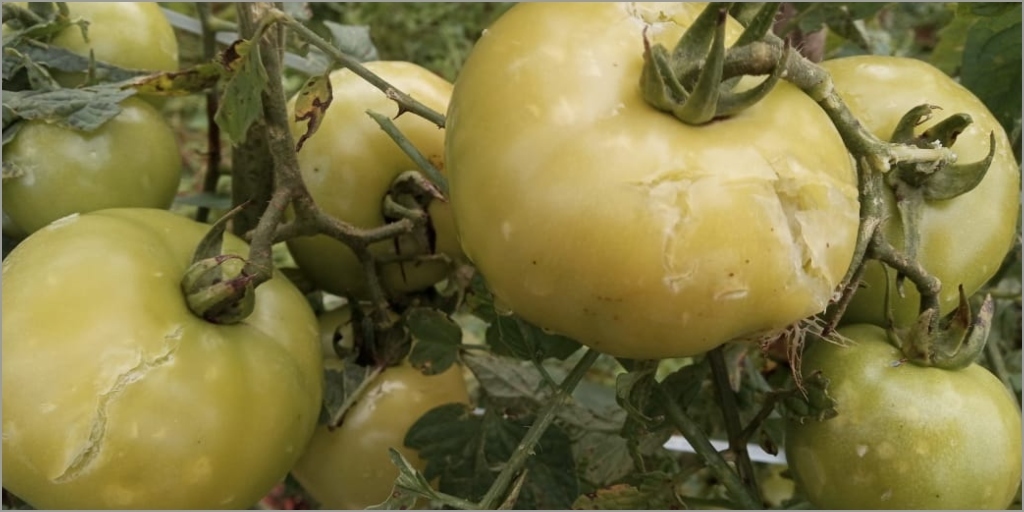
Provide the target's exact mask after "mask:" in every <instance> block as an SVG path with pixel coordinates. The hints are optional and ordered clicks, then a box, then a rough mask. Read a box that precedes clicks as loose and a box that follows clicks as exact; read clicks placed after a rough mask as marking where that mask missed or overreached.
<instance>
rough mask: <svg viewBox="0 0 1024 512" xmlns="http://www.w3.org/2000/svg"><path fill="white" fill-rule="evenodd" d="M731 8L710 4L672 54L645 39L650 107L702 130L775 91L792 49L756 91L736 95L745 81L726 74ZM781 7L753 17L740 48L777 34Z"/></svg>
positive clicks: (644, 85) (644, 80) (644, 82)
mask: <svg viewBox="0 0 1024 512" xmlns="http://www.w3.org/2000/svg"><path fill="white" fill-rule="evenodd" d="M731 6H732V4H731V3H711V4H709V5H708V6H707V7H706V8H705V9H704V11H703V12H701V14H700V15H699V16H698V17H697V19H696V20H695V21H694V23H693V25H691V26H690V27H689V28H688V29H687V30H686V33H684V34H683V37H681V38H680V39H679V42H678V43H677V44H676V47H675V49H673V51H672V52H671V53H670V52H669V51H668V49H667V48H665V47H664V46H662V45H660V44H655V45H651V44H650V41H648V39H647V37H646V33H645V34H644V65H643V70H642V72H641V74H640V88H641V91H642V92H643V95H644V99H645V100H646V101H647V103H648V104H650V105H651V106H653V107H654V108H656V109H658V110H661V111H663V112H667V113H670V114H672V115H673V116H675V117H676V118H677V119H679V120H680V121H682V122H684V123H686V124H689V125H701V124H705V123H708V122H711V121H713V120H715V119H720V118H723V117H728V116H731V115H735V114H736V113H738V112H740V111H742V110H744V109H746V108H748V107H750V106H751V105H753V104H755V103H757V102H758V101H760V100H761V99H762V98H764V97H765V96H766V95H767V94H768V93H769V92H771V90H772V89H773V88H774V87H775V84H777V83H778V81H779V79H780V78H781V76H782V71H783V70H784V66H783V65H782V64H783V63H784V62H785V59H786V58H787V57H788V55H789V48H788V47H787V48H786V51H784V52H782V57H781V59H780V61H779V62H778V63H776V65H775V66H774V67H773V70H772V73H771V75H769V76H768V78H767V79H765V80H764V81H763V82H761V83H760V84H758V85H757V86H756V87H753V88H751V89H747V90H744V91H739V92H736V91H734V90H733V89H734V88H735V86H736V83H737V82H738V78H739V77H736V76H724V74H723V72H724V66H725V57H726V48H725V23H726V21H727V20H728V18H729V9H730V7H731ZM778 6H779V4H777V3H767V4H764V5H763V6H762V7H761V9H759V10H758V11H757V12H756V13H755V14H754V15H753V16H752V17H751V19H750V21H749V23H748V24H747V27H746V29H745V30H744V32H743V34H741V35H740V38H739V39H738V40H737V43H736V44H737V46H742V45H745V44H749V43H752V42H756V41H759V40H761V39H762V38H763V37H764V36H765V34H767V33H768V31H769V30H771V21H772V20H773V19H774V14H775V11H776V10H777V9H778ZM695 70H696V72H695ZM687 77H693V78H687Z"/></svg>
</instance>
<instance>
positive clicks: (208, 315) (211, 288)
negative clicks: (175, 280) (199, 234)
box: [181, 208, 256, 324]
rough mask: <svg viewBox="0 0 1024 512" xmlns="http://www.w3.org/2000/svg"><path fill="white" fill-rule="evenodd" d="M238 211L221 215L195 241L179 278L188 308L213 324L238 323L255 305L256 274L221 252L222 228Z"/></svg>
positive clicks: (243, 260) (245, 263)
mask: <svg viewBox="0 0 1024 512" xmlns="http://www.w3.org/2000/svg"><path fill="white" fill-rule="evenodd" d="M239 210H240V208H235V209H234V210H232V211H230V212H228V213H227V214H226V215H224V216H223V217H221V218H220V219H219V220H218V221H217V222H216V223H215V224H214V225H213V226H212V227H211V228H210V231H208V232H207V233H206V235H205V236H204V237H203V239H202V240H200V241H199V245H198V246H197V247H196V252H195V254H194V255H193V256H192V264H191V265H190V266H189V267H188V269H187V270H185V275H184V276H183V277H182V279H181V291H182V293H183V294H184V296H185V304H187V305H188V308H189V310H190V311H192V313H193V314H195V315H196V316H198V317H199V318H202V319H203V320H206V321H208V322H211V323H215V324H236V323H239V322H241V321H242V320H245V319H246V318H247V317H248V316H249V315H250V314H252V312H253V309H255V307H256V285H255V284H254V281H255V279H256V276H255V275H254V274H252V273H250V272H248V271H247V268H246V267H247V266H248V265H247V262H246V260H245V259H244V258H242V257H241V256H238V255H233V254H223V245H224V236H225V234H224V229H225V228H226V227H227V221H228V220H229V219H230V218H231V217H232V216H233V215H234V214H235V213H238V211H239Z"/></svg>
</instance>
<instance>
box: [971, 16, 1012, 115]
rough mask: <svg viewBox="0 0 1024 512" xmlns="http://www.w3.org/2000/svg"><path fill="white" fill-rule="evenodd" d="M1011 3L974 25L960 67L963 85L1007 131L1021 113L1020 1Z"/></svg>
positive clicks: (980, 19)
mask: <svg viewBox="0 0 1024 512" xmlns="http://www.w3.org/2000/svg"><path fill="white" fill-rule="evenodd" d="M1012 5H1013V6H1014V7H1013V8H1012V9H1000V10H999V12H998V15H993V16H987V17H982V18H979V19H978V20H977V21H976V22H975V23H974V24H973V25H971V28H970V29H969V30H968V33H967V41H966V42H965V43H964V52H963V64H962V66H961V68H960V82H961V84H963V85H964V87H967V88H968V89H970V90H971V92H973V93H974V94H975V95H976V96H978V98H980V99H981V101H982V102H984V103H985V106H987V107H988V108H989V110H991V111H992V114H994V115H995V116H996V119H998V120H999V123H1000V124H1001V125H1002V126H1003V129H1005V130H1006V132H1007V133H1012V131H1013V128H1014V124H1015V122H1016V120H1017V119H1020V115H1021V95H1020V91H1021V66H1020V62H1021V45H1020V40H1021V4H1020V3H1015V4H1012ZM990 11H991V9H990V10H986V11H983V12H990Z"/></svg>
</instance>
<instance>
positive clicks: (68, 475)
mask: <svg viewBox="0 0 1024 512" xmlns="http://www.w3.org/2000/svg"><path fill="white" fill-rule="evenodd" d="M182 329H183V328H182V327H181V326H179V327H178V328H177V329H176V330H175V331H174V332H172V333H170V334H168V335H166V336H164V340H166V341H167V342H168V346H167V348H166V350H165V351H164V352H162V353H160V354H157V355H156V356H155V357H152V358H150V359H145V358H144V357H143V354H142V351H141V350H140V351H139V354H138V356H139V362H138V363H137V364H136V365H135V366H133V367H131V368H130V369H128V370H127V371H125V372H123V373H121V374H120V375H118V377H117V379H116V380H115V381H114V384H113V385H112V386H110V389H109V390H107V391H106V392H105V393H103V394H101V395H100V396H99V400H98V403H97V404H96V415H95V417H94V418H93V421H92V430H90V431H89V437H88V439H86V440H85V445H84V446H82V448H81V449H80V450H79V451H78V453H77V454H76V455H75V456H74V458H73V459H72V460H71V463H70V464H68V466H67V467H66V468H65V469H64V471H63V472H62V473H61V474H60V475H58V476H57V477H56V478H53V482H55V483H64V482H69V481H72V480H74V479H76V478H77V477H78V476H79V475H81V474H82V472H83V471H84V470H85V469H86V468H88V467H89V465H90V464H92V463H93V461H95V460H96V457H98V456H99V454H100V451H101V449H102V448H103V441H104V439H105V438H106V435H107V409H108V408H109V406H110V404H111V403H113V402H114V400H115V399H116V398H117V397H118V396H120V395H121V394H122V393H123V392H124V391H125V390H126V389H127V388H128V387H129V386H130V385H132V384H134V383H135V382H138V381H140V380H142V378H143V377H145V376H146V375H147V374H148V373H149V372H150V371H152V370H154V369H156V368H159V367H161V366H163V365H165V364H168V363H170V362H171V361H173V360H174V354H175V353H176V352H177V351H178V348H179V347H180V346H181V345H180V343H177V341H179V340H180V339H181V335H182Z"/></svg>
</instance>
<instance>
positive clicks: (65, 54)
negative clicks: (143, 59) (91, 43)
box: [3, 40, 147, 83]
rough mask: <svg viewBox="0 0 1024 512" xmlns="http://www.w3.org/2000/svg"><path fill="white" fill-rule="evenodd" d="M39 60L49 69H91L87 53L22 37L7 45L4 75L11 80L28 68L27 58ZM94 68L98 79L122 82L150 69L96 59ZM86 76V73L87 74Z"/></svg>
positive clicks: (33, 60)
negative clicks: (130, 67)
mask: <svg viewBox="0 0 1024 512" xmlns="http://www.w3.org/2000/svg"><path fill="white" fill-rule="evenodd" d="M29 61H30V62H35V63H37V64H39V65H42V66H46V67H47V68H49V69H56V70H59V71H64V72H68V73H74V72H84V71H86V70H88V69H89V57H87V56H86V57H83V56H82V55H78V54H77V53H74V52H71V51H70V50H66V49H64V48H58V47H56V46H50V45H47V44H45V43H41V42H39V41H34V40H25V41H19V42H16V43H14V44H12V45H6V44H5V45H4V59H3V79H4V80H11V79H13V78H14V75H15V74H17V73H18V72H20V71H22V70H23V69H25V66H26V65H27V62H29ZM93 70H94V72H95V77H96V80H97V81H98V82H104V83H105V82H122V81H125V80H129V79H131V78H134V77H137V76H140V75H145V74H147V72H146V71H143V70H132V69H125V68H121V67H118V66H114V65H112V64H106V63H104V62H100V61H95V62H94V63H93ZM83 79H84V75H83Z"/></svg>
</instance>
